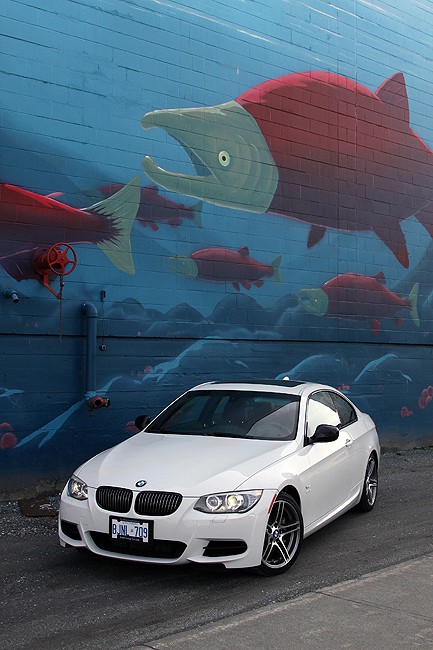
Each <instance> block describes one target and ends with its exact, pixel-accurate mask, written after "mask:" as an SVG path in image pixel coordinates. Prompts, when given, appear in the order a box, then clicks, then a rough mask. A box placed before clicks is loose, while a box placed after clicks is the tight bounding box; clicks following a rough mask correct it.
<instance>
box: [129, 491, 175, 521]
mask: <svg viewBox="0 0 433 650" xmlns="http://www.w3.org/2000/svg"><path fill="white" fill-rule="evenodd" d="M181 503H182V495H181V494H177V493H176V492H151V491H146V492H140V494H139V495H138V496H137V498H136V500H135V512H136V513H137V514H138V515H145V516H154V517H155V516H156V517H164V516H166V515H172V514H173V512H176V510H177V509H178V508H179V506H180V504H181Z"/></svg>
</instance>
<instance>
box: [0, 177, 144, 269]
mask: <svg viewBox="0 0 433 650" xmlns="http://www.w3.org/2000/svg"><path fill="white" fill-rule="evenodd" d="M139 201H140V186H139V179H138V177H137V178H134V179H133V180H132V181H131V182H130V183H129V184H128V185H126V186H125V187H124V188H122V189H121V190H120V191H119V192H117V193H116V194H115V195H114V196H112V197H110V198H108V199H105V200H103V201H99V202H98V203H95V204H94V205H92V206H90V207H89V208H86V209H84V210H79V209H77V208H73V207H71V206H69V205H66V204H64V203H61V202H59V201H56V200H55V199H53V198H50V197H47V196H41V195H40V194H36V193H35V192H31V191H29V190H25V189H22V188H19V187H15V186H14V185H8V184H6V183H0V265H1V266H3V268H4V269H5V271H7V273H9V275H11V276H12V277H13V278H14V279H15V280H17V281H20V280H26V279H33V278H34V279H38V277H39V276H38V275H37V274H36V273H35V270H34V268H33V258H34V256H35V253H36V251H37V250H38V249H40V248H47V247H50V246H52V245H53V244H55V243H56V242H66V243H69V244H78V243H80V244H81V243H84V244H96V245H97V246H98V247H99V248H100V249H101V250H102V251H103V252H104V253H105V255H106V256H107V257H108V259H109V260H110V261H111V262H112V263H113V264H114V265H115V266H116V267H118V268H119V269H121V270H122V271H124V272H126V273H129V274H133V273H134V263H133V259H132V252H131V242H130V233H131V229H132V225H133V223H134V220H135V217H136V214H137V210H138V206H139Z"/></svg>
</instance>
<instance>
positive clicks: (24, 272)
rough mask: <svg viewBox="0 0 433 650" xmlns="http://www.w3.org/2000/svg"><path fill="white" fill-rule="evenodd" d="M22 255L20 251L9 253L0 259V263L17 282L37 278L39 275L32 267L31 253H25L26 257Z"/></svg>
mask: <svg viewBox="0 0 433 650" xmlns="http://www.w3.org/2000/svg"><path fill="white" fill-rule="evenodd" d="M24 255H25V254H23V253H22V252H20V253H16V254H15V255H11V256H10V257H7V258H6V259H3V260H0V265H1V266H2V267H3V268H4V270H5V271H6V273H8V274H9V275H10V276H11V278H13V279H14V280H16V281H17V282H21V280H32V279H34V280H37V279H39V277H40V276H39V275H37V273H36V272H35V270H34V268H33V255H29V253H27V258H26V257H25V256H24Z"/></svg>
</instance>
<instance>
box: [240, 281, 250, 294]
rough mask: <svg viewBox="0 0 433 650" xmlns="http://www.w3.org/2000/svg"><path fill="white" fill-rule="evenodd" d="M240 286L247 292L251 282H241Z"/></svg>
mask: <svg viewBox="0 0 433 650" xmlns="http://www.w3.org/2000/svg"><path fill="white" fill-rule="evenodd" d="M242 286H243V287H245V289H246V290H247V291H249V290H250V289H251V282H250V281H249V280H242Z"/></svg>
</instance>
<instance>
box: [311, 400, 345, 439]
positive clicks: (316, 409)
mask: <svg viewBox="0 0 433 650" xmlns="http://www.w3.org/2000/svg"><path fill="white" fill-rule="evenodd" d="M319 424H332V425H333V426H334V427H336V426H338V425H339V424H340V416H339V414H338V412H337V409H336V407H335V404H334V400H333V399H332V395H331V393H329V392H328V391H324V390H322V391H318V392H317V393H313V395H311V397H310V399H309V400H308V404H307V436H308V437H310V436H312V435H313V434H314V432H315V430H316V429H317V427H318V426H319Z"/></svg>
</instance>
